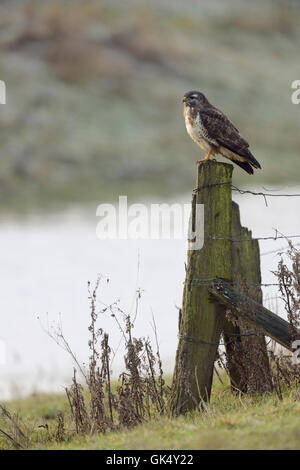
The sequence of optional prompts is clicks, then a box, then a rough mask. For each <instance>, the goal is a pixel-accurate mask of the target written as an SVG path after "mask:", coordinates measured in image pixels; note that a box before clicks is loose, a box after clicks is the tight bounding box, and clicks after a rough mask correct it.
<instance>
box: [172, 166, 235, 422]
mask: <svg viewBox="0 0 300 470" xmlns="http://www.w3.org/2000/svg"><path fill="white" fill-rule="evenodd" d="M232 170H233V167H232V165H229V164H227V163H220V162H205V163H203V164H201V165H199V166H198V177H197V188H198V189H197V192H196V196H195V199H194V203H197V204H204V240H205V241H204V246H203V248H202V249H200V250H189V252H188V261H187V272H186V283H185V287H184V293H183V305H182V312H181V322H180V331H179V344H178V349H177V354H176V365H175V371H174V377H173V384H172V393H171V400H170V410H171V413H172V414H174V415H177V414H180V413H185V412H186V411H189V410H192V409H195V408H199V406H201V403H202V401H205V402H206V401H209V399H210V393H211V385H212V378H213V370H214V361H215V359H216V353H217V347H218V342H219V338H220V334H221V332H222V330H223V324H224V319H225V308H224V306H223V305H221V304H219V303H213V302H211V298H210V294H209V291H208V287H209V284H210V280H211V279H212V278H215V277H219V278H222V279H224V280H227V281H231V241H230V237H231V212H232V203H231V177H232ZM193 207H194V210H195V204H193ZM192 218H193V219H194V214H193V215H192ZM214 238H215V239H214ZM193 279H200V282H193Z"/></svg>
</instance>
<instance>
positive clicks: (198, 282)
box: [184, 277, 280, 287]
mask: <svg viewBox="0 0 300 470" xmlns="http://www.w3.org/2000/svg"><path fill="white" fill-rule="evenodd" d="M218 281H220V279H219V278H217V277H208V278H191V279H186V280H185V281H184V283H188V284H189V285H190V286H211V284H212V283H213V282H218ZM226 282H228V284H230V285H231V286H245V287H248V286H249V287H250V286H251V287H259V286H260V287H272V286H273V287H274V286H277V287H278V286H279V285H280V284H279V283H278V282H269V283H264V282H262V283H258V282H237V281H226Z"/></svg>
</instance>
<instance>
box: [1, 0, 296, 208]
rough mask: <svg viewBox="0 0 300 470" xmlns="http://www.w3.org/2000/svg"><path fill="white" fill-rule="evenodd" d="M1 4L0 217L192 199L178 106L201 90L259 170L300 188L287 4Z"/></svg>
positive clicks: (242, 181)
mask: <svg viewBox="0 0 300 470" xmlns="http://www.w3.org/2000/svg"><path fill="white" fill-rule="evenodd" d="M209 3H210V6H209V7H208V6H207V2H201V1H200V2H190V3H189V2H188V3H187V4H185V5H187V6H186V7H185V6H184V7H183V5H182V4H181V3H180V2H174V1H173V0H168V1H167V0H164V1H163V2H152V3H151V5H150V4H149V2H146V0H144V1H139V2H136V1H134V0H128V1H127V2H126V4H124V3H123V2H120V1H117V0H111V1H104V2H98V1H96V0H89V1H88V2H80V1H75V2H68V1H65V2H56V1H54V2H26V1H25V0H24V1H20V0H19V1H10V2H2V3H1V6H0V66H1V69H0V70H1V72H0V79H2V80H5V81H6V83H7V89H8V97H7V105H5V106H4V105H2V106H0V142H1V158H0V175H1V176H0V182H1V185H0V186H1V188H0V193H1V201H2V205H3V206H5V207H6V208H10V209H13V210H16V209H17V210H27V209H28V208H30V207H32V206H33V205H35V206H36V205H38V206H40V207H48V206H49V205H52V204H54V203H63V204H65V203H68V202H73V203H74V202H75V203H76V202H87V201H97V202H99V201H101V200H103V199H106V200H107V199H116V195H118V194H124V193H126V194H129V195H131V196H133V197H136V198H138V197H145V196H148V195H149V196H151V195H153V194H155V195H164V196H166V195H171V196H174V195H176V194H178V193H181V192H185V191H188V190H191V189H192V188H193V185H194V179H195V161H196V160H197V159H198V158H199V152H200V150H199V149H198V148H197V147H196V146H195V145H194V144H193V143H192V142H191V141H190V139H189V138H188V136H187V134H186V131H185V128H184V123H183V118H182V103H181V97H182V95H183V93H184V92H185V91H187V90H188V89H200V90H202V91H203V92H204V93H205V94H206V95H207V96H208V98H209V99H210V100H211V101H212V102H213V103H214V104H215V105H216V106H218V107H220V108H221V109H222V110H224V111H225V112H226V113H227V114H228V116H229V117H230V118H231V119H232V120H233V122H234V123H235V124H236V125H237V127H238V128H239V129H240V131H241V133H242V134H243V135H244V136H245V137H246V138H247V139H248V140H249V142H250V144H251V149H252V151H253V154H254V155H255V157H256V158H257V159H258V160H259V161H260V162H261V164H262V167H263V170H262V171H260V172H257V173H256V174H255V176H253V177H251V178H250V177H249V176H248V175H246V174H244V173H243V172H242V170H240V169H239V168H237V169H236V170H235V172H234V181H235V182H236V183H238V184H239V185H247V186H249V185H250V184H251V185H261V184H268V183H269V184H271V183H272V184H276V185H277V184H278V185H286V184H288V183H293V182H299V175H300V158H299V154H300V133H299V110H300V107H299V106H300V105H299V106H296V105H292V103H291V91H292V90H291V82H292V81H293V80H295V79H299V78H300V63H299V60H298V57H299V40H300V28H299V26H300V8H299V7H297V6H295V5H296V3H295V2H290V1H289V0H286V1H279V2H271V1H266V2H251V3H250V2H246V0H240V1H235V2H234V1H232V2H228V4H227V8H226V9H225V8H224V2H222V1H221V0H214V1H213V2H209Z"/></svg>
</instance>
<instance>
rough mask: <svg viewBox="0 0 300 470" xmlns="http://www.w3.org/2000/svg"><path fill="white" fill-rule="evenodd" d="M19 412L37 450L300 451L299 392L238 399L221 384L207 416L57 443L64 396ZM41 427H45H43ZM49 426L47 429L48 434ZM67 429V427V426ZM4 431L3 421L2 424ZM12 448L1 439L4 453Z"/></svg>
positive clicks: (41, 398) (36, 401) (32, 401)
mask: <svg viewBox="0 0 300 470" xmlns="http://www.w3.org/2000/svg"><path fill="white" fill-rule="evenodd" d="M8 407H9V409H11V410H14V411H16V410H19V416H20V418H22V421H23V422H24V423H26V425H27V429H28V432H29V435H31V445H30V448H32V449H111V450H117V449H269V450H272V449H299V448H300V423H299V413H300V405H299V391H298V390H296V389H292V390H290V391H289V392H285V393H284V396H283V400H282V401H279V400H278V399H277V397H276V396H275V395H269V396H268V395H265V396H260V397H259V396H253V397H249V396H248V397H242V398H238V397H236V396H233V395H232V394H231V393H230V390H229V387H228V385H227V384H224V385H221V384H219V383H216V384H215V386H214V389H213V393H212V401H211V407H210V408H209V409H208V411H207V412H203V413H196V412H195V413H193V414H190V415H188V416H186V417H180V418H177V419H169V418H167V417H163V418H155V419H153V420H152V421H151V422H148V423H145V424H142V425H139V426H138V427H136V428H133V429H132V430H126V429H124V430H120V431H118V432H108V433H106V434H104V435H102V434H99V435H94V436H86V437H84V436H77V437H75V438H70V440H68V441H65V442H62V443H58V442H56V441H55V439H53V438H49V435H51V433H52V434H53V431H54V429H55V428H56V426H57V423H56V417H57V414H58V413H59V412H63V413H64V414H65V416H67V414H68V413H69V408H68V403H67V400H66V398H65V397H64V396H63V395H35V396H32V397H31V398H27V399H23V400H20V401H15V402H11V403H9V404H8ZM40 426H42V427H40ZM47 426H48V429H47ZM67 427H68V426H67ZM0 428H2V429H5V428H3V420H1V418H0ZM68 431H69V432H71V431H72V429H70V427H68ZM9 447H10V445H9V443H8V441H7V440H5V439H4V438H3V436H1V434H0V449H7V448H9Z"/></svg>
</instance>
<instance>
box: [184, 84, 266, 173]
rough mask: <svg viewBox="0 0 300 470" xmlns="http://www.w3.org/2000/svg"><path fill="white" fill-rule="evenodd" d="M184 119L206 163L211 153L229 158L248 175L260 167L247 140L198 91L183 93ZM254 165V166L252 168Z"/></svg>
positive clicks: (211, 155)
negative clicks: (203, 153)
mask: <svg viewBox="0 0 300 470" xmlns="http://www.w3.org/2000/svg"><path fill="white" fill-rule="evenodd" d="M183 102H184V119H185V125H186V129H187V132H188V134H189V135H190V137H191V138H192V139H193V140H194V142H196V144H198V145H200V147H201V148H202V150H204V151H205V154H206V155H205V158H204V159H203V160H198V163H200V162H206V161H209V160H214V159H213V158H211V157H213V156H214V155H222V156H223V157H226V158H229V160H232V161H233V162H234V163H236V164H237V165H238V166H240V167H241V168H243V170H245V171H246V172H247V173H249V174H250V175H252V174H253V168H261V166H260V164H259V163H258V161H257V160H256V159H255V158H254V156H253V155H252V153H251V152H250V150H249V144H248V142H247V141H246V140H245V139H244V138H243V137H242V136H241V135H240V133H239V131H238V129H237V128H236V127H235V126H234V125H233V124H232V122H230V121H229V119H228V118H227V117H226V116H225V114H223V113H222V111H220V110H219V109H217V108H215V107H214V106H213V105H212V104H210V102H209V101H208V99H207V98H206V97H205V96H204V95H203V93H200V92H199V91H188V92H187V93H185V94H184V97H183ZM252 167H253V168H252Z"/></svg>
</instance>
